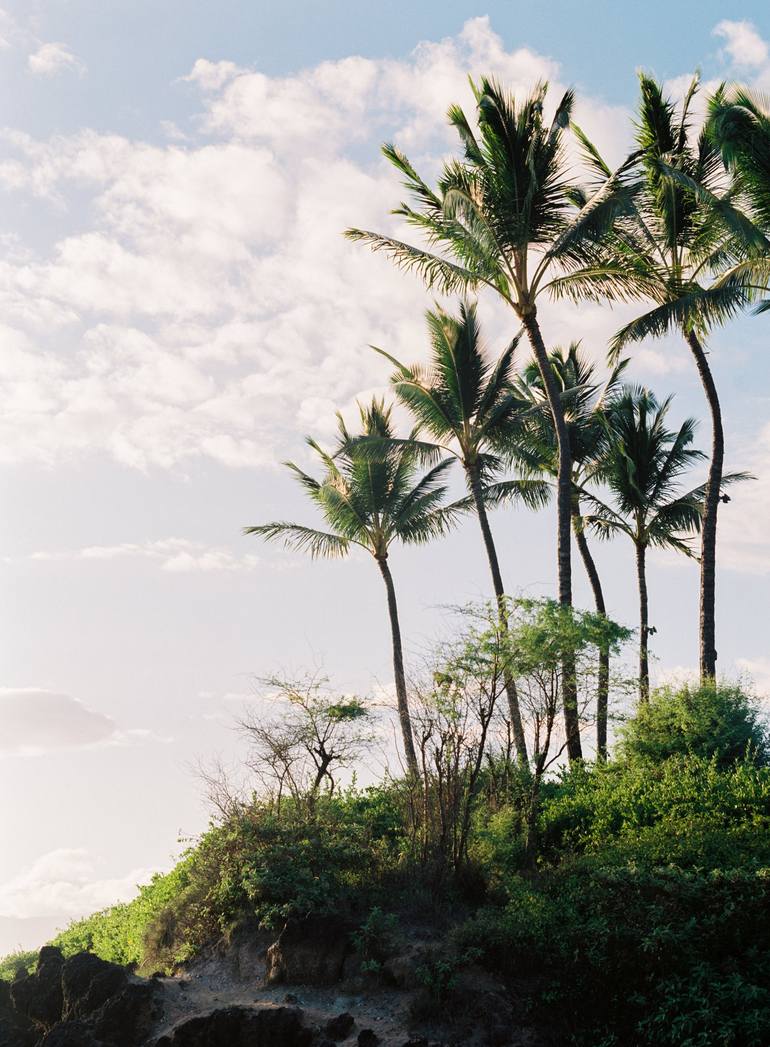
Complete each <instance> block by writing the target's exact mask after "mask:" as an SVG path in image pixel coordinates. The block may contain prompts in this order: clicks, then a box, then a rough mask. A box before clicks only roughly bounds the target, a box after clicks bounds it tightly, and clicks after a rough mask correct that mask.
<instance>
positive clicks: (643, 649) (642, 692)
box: [636, 544, 650, 703]
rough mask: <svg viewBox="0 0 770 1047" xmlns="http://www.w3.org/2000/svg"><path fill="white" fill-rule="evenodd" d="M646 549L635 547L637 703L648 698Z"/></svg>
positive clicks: (639, 545) (641, 546) (638, 545)
mask: <svg viewBox="0 0 770 1047" xmlns="http://www.w3.org/2000/svg"><path fill="white" fill-rule="evenodd" d="M646 552H647V550H646V548H645V546H643V545H641V544H637V546H636V574H637V577H638V579H639V701H640V702H642V703H646V702H647V701H648V700H649V697H650V666H649V655H648V651H647V643H648V637H649V622H648V608H647V571H646V564H645V558H646Z"/></svg>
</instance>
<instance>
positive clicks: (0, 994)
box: [0, 978, 13, 1017]
mask: <svg viewBox="0 0 770 1047" xmlns="http://www.w3.org/2000/svg"><path fill="white" fill-rule="evenodd" d="M12 1009H13V1003H12V1002H11V986H10V985H9V984H8V982H6V981H3V979H2V978H0V1017H2V1016H4V1015H6V1014H8V1013H10V1011H11V1010H12Z"/></svg>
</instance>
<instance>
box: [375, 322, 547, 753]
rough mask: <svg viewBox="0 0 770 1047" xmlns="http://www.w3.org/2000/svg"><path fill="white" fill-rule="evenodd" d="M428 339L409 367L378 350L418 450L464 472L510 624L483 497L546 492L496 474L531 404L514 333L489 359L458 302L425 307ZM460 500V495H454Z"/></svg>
mask: <svg viewBox="0 0 770 1047" xmlns="http://www.w3.org/2000/svg"><path fill="white" fill-rule="evenodd" d="M426 317H427V322H428V330H429V332H430V340H431V350H432V352H431V359H430V363H429V365H428V367H427V368H425V367H420V366H416V367H407V366H405V365H404V364H402V363H399V361H398V360H396V359H395V358H394V357H392V356H390V355H389V354H387V353H383V352H382V350H378V352H381V353H382V355H383V356H385V357H386V358H387V359H388V360H390V362H391V363H392V364H394V365H395V367H396V370H395V372H394V374H393V376H392V378H391V382H392V385H393V389H394V391H395V393H396V396H397V397H398V398H399V400H400V401H401V402H402V403H403V404H404V405H405V406H406V407H408V408H409V410H410V411H411V413H412V415H413V416H414V418H415V421H416V422H417V425H418V428H419V430H420V432H421V433H426V434H429V435H430V436H431V437H432V438H433V441H434V442H432V443H427V442H426V441H425V440H420V441H419V442H415V446H416V448H417V449H418V450H419V452H420V453H421V454H428V455H432V454H436V453H439V454H444V453H447V454H449V455H451V456H453V457H455V458H457V459H458V460H459V462H460V464H461V465H462V468H463V471H464V473H465V480H466V483H467V485H468V491H469V494H470V501H471V504H472V506H473V509H474V511H475V513H476V515H477V517H478V521H479V526H480V527H481V534H482V537H483V539H484V548H485V550H486V554H487V559H488V561H489V570H490V572H491V575H492V586H493V588H494V592H495V597H496V599H497V605H498V611H499V617H500V624H501V627H502V628H503V630H505V629H506V628H507V609H506V602H505V586H504V585H503V578H502V574H501V571H500V563H499V560H498V557H497V550H496V548H495V543H494V539H493V537H492V530H491V528H490V526H489V518H488V514H487V502H488V501H490V500H491V501H500V500H502V499H503V498H518V499H520V500H522V501H524V502H525V503H526V504H528V505H529V506H531V507H537V506H541V505H543V504H544V503H545V501H546V500H547V497H548V491H547V487H546V485H545V484H543V483H542V482H540V481H538V480H533V479H524V480H521V481H502V482H499V481H498V482H494V477H495V475H496V474H497V473H498V472H499V470H500V468H501V465H502V462H501V460H500V458H499V455H498V452H499V450H500V448H501V447H502V446H503V445H504V444H505V443H506V442H508V441H510V439H511V433H512V430H513V429H514V428H516V427H517V424H518V423H519V421H520V419H519V415H520V413H521V411H522V409H526V407H527V406H528V405H527V404H526V403H525V402H524V401H523V400H522V398H521V397H520V396H517V395H516V394H515V393H514V391H513V388H512V386H511V379H512V377H513V356H514V351H515V348H516V344H517V340H516V339H514V341H513V342H511V344H510V345H509V346H508V347H507V349H506V350H505V351H504V352H503V354H502V355H501V357H500V359H499V360H498V361H497V362H496V363H495V364H493V363H492V362H491V361H490V359H489V357H488V355H487V353H486V351H485V349H484V346H483V344H482V339H481V331H480V327H479V323H478V319H477V316H476V307H475V306H474V305H470V304H468V303H465V302H463V303H461V305H460V315H459V316H457V317H454V316H450V315H449V314H448V313H446V312H444V310H442V309H440V308H439V307H436V309H435V310H433V311H428V313H427V314H426ZM455 504H456V506H457V507H460V506H461V505H463V503H460V502H458V503H455ZM505 685H506V691H507V694H508V704H509V708H510V714H511V725H512V728H513V736H514V743H515V745H516V753H517V756H518V758H519V760H520V761H521V762H522V763H526V761H527V743H526V739H525V736H524V726H523V724H522V719H521V712H520V710H519V702H518V697H517V695H516V687H515V683H514V681H513V679H511V678H507V679H506V681H505Z"/></svg>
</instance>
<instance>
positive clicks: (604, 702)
mask: <svg viewBox="0 0 770 1047" xmlns="http://www.w3.org/2000/svg"><path fill="white" fill-rule="evenodd" d="M549 361H550V364H551V368H552V370H553V373H554V377H555V380H556V383H557V385H558V387H559V390H560V391H561V396H562V402H563V404H564V418H565V422H566V425H567V432H568V435H569V443H570V454H571V457H572V503H571V506H572V531H573V534H574V536H575V542H576V544H577V547H578V550H579V552H580V556H581V559H582V561H583V566H584V567H585V570H586V574H587V576H588V580H589V582H590V584H591V589H592V592H593V596H594V603H595V605H596V610H597V613H598V614H600V615H605V614H606V610H607V609H606V604H605V601H604V591H603V589H602V583H601V579H600V577H599V571H598V570H597V567H596V561H595V560H594V558H593V554H592V553H591V549H590V547H589V545H588V539H587V537H586V529H585V526H584V521H583V516H582V511H581V502H580V495H581V490H582V488H583V487H584V486H585V485H586V484H587V483H589V482H590V481H591V478H592V475H593V473H594V471H595V469H596V468H597V465H598V463H599V462H600V461H601V458H602V455H603V454H604V452H605V451H606V447H607V427H606V425H605V423H604V414H603V412H604V410H605V409H606V407H607V405H608V404H610V403H611V402H612V399H613V397H614V396H615V395H616V394H617V392H618V389H619V386H620V379H621V375H622V373H623V371H624V370H625V368H626V366H627V364H628V361H627V360H621V361H620V362H619V363H617V364H616V365H615V367H613V368H612V370H611V371H610V373H609V375H608V376H607V378H606V380H605V381H604V382H602V381H600V380H599V379H598V376H597V373H596V365H595V364H594V363H593V362H592V361H591V360H590V359H589V358H588V356H587V355H586V353H585V352H583V350H582V349H581V347H580V343H578V342H573V343H572V344H571V345H570V346H569V348H568V349H567V350H564V349H555V350H554V351H553V352H552V353H550V354H549ZM518 388H519V389H520V391H521V392H522V395H524V396H525V397H526V398H527V399H529V400H530V402H532V403H533V404H538V403H542V402H543V400H544V398H545V390H544V388H543V382H542V378H541V377H540V371H539V368H538V367H537V365H536V364H534V363H531V364H530V365H529V366H528V367H526V368H525V369H524V371H523V372H522V375H521V380H520V383H519V385H518ZM511 452H512V457H513V458H514V459H515V460H517V462H518V465H519V467H520V468H521V469H523V470H524V475H525V476H526V475H530V474H534V475H542V474H546V475H551V476H556V475H557V474H558V450H557V444H556V435H555V433H554V429H553V424H552V422H551V419H550V416H549V415H548V414H546V413H545V412H543V411H540V412H535V413H533V414H531V415H530V416H529V418H528V420H527V424H526V425H525V427H524V431H523V433H521V434H517V439H516V440H515V442H514V443H513V445H512V448H511ZM609 677H610V652H609V648H608V647H603V648H602V649H601V650H600V652H599V675H598V680H597V698H596V752H597V756H598V757H599V759H600V760H603V759H605V758H606V756H607V717H608V707H609Z"/></svg>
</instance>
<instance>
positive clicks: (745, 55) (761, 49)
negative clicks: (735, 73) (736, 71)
mask: <svg viewBox="0 0 770 1047" xmlns="http://www.w3.org/2000/svg"><path fill="white" fill-rule="evenodd" d="M714 35H715V36H719V37H721V38H722V39H723V40H724V41H725V46H724V50H725V52H726V55H727V57H729V59H730V60H731V61H732V62H733V64H734V65H736V66H739V67H743V68H749V69H755V68H757V67H759V66H762V65H764V64H765V63H766V62H767V59H768V50H767V44H766V43H765V41H764V40H763V39H762V37H761V36H760V35H759V33H758V32H757V30H756V28H755V27H754V26H753V25H752V23H751V22H746V21H741V22H733V21H730V20H729V19H724V20H723V21H721V22H719V23H718V24H717V25H716V26H715V27H714Z"/></svg>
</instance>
